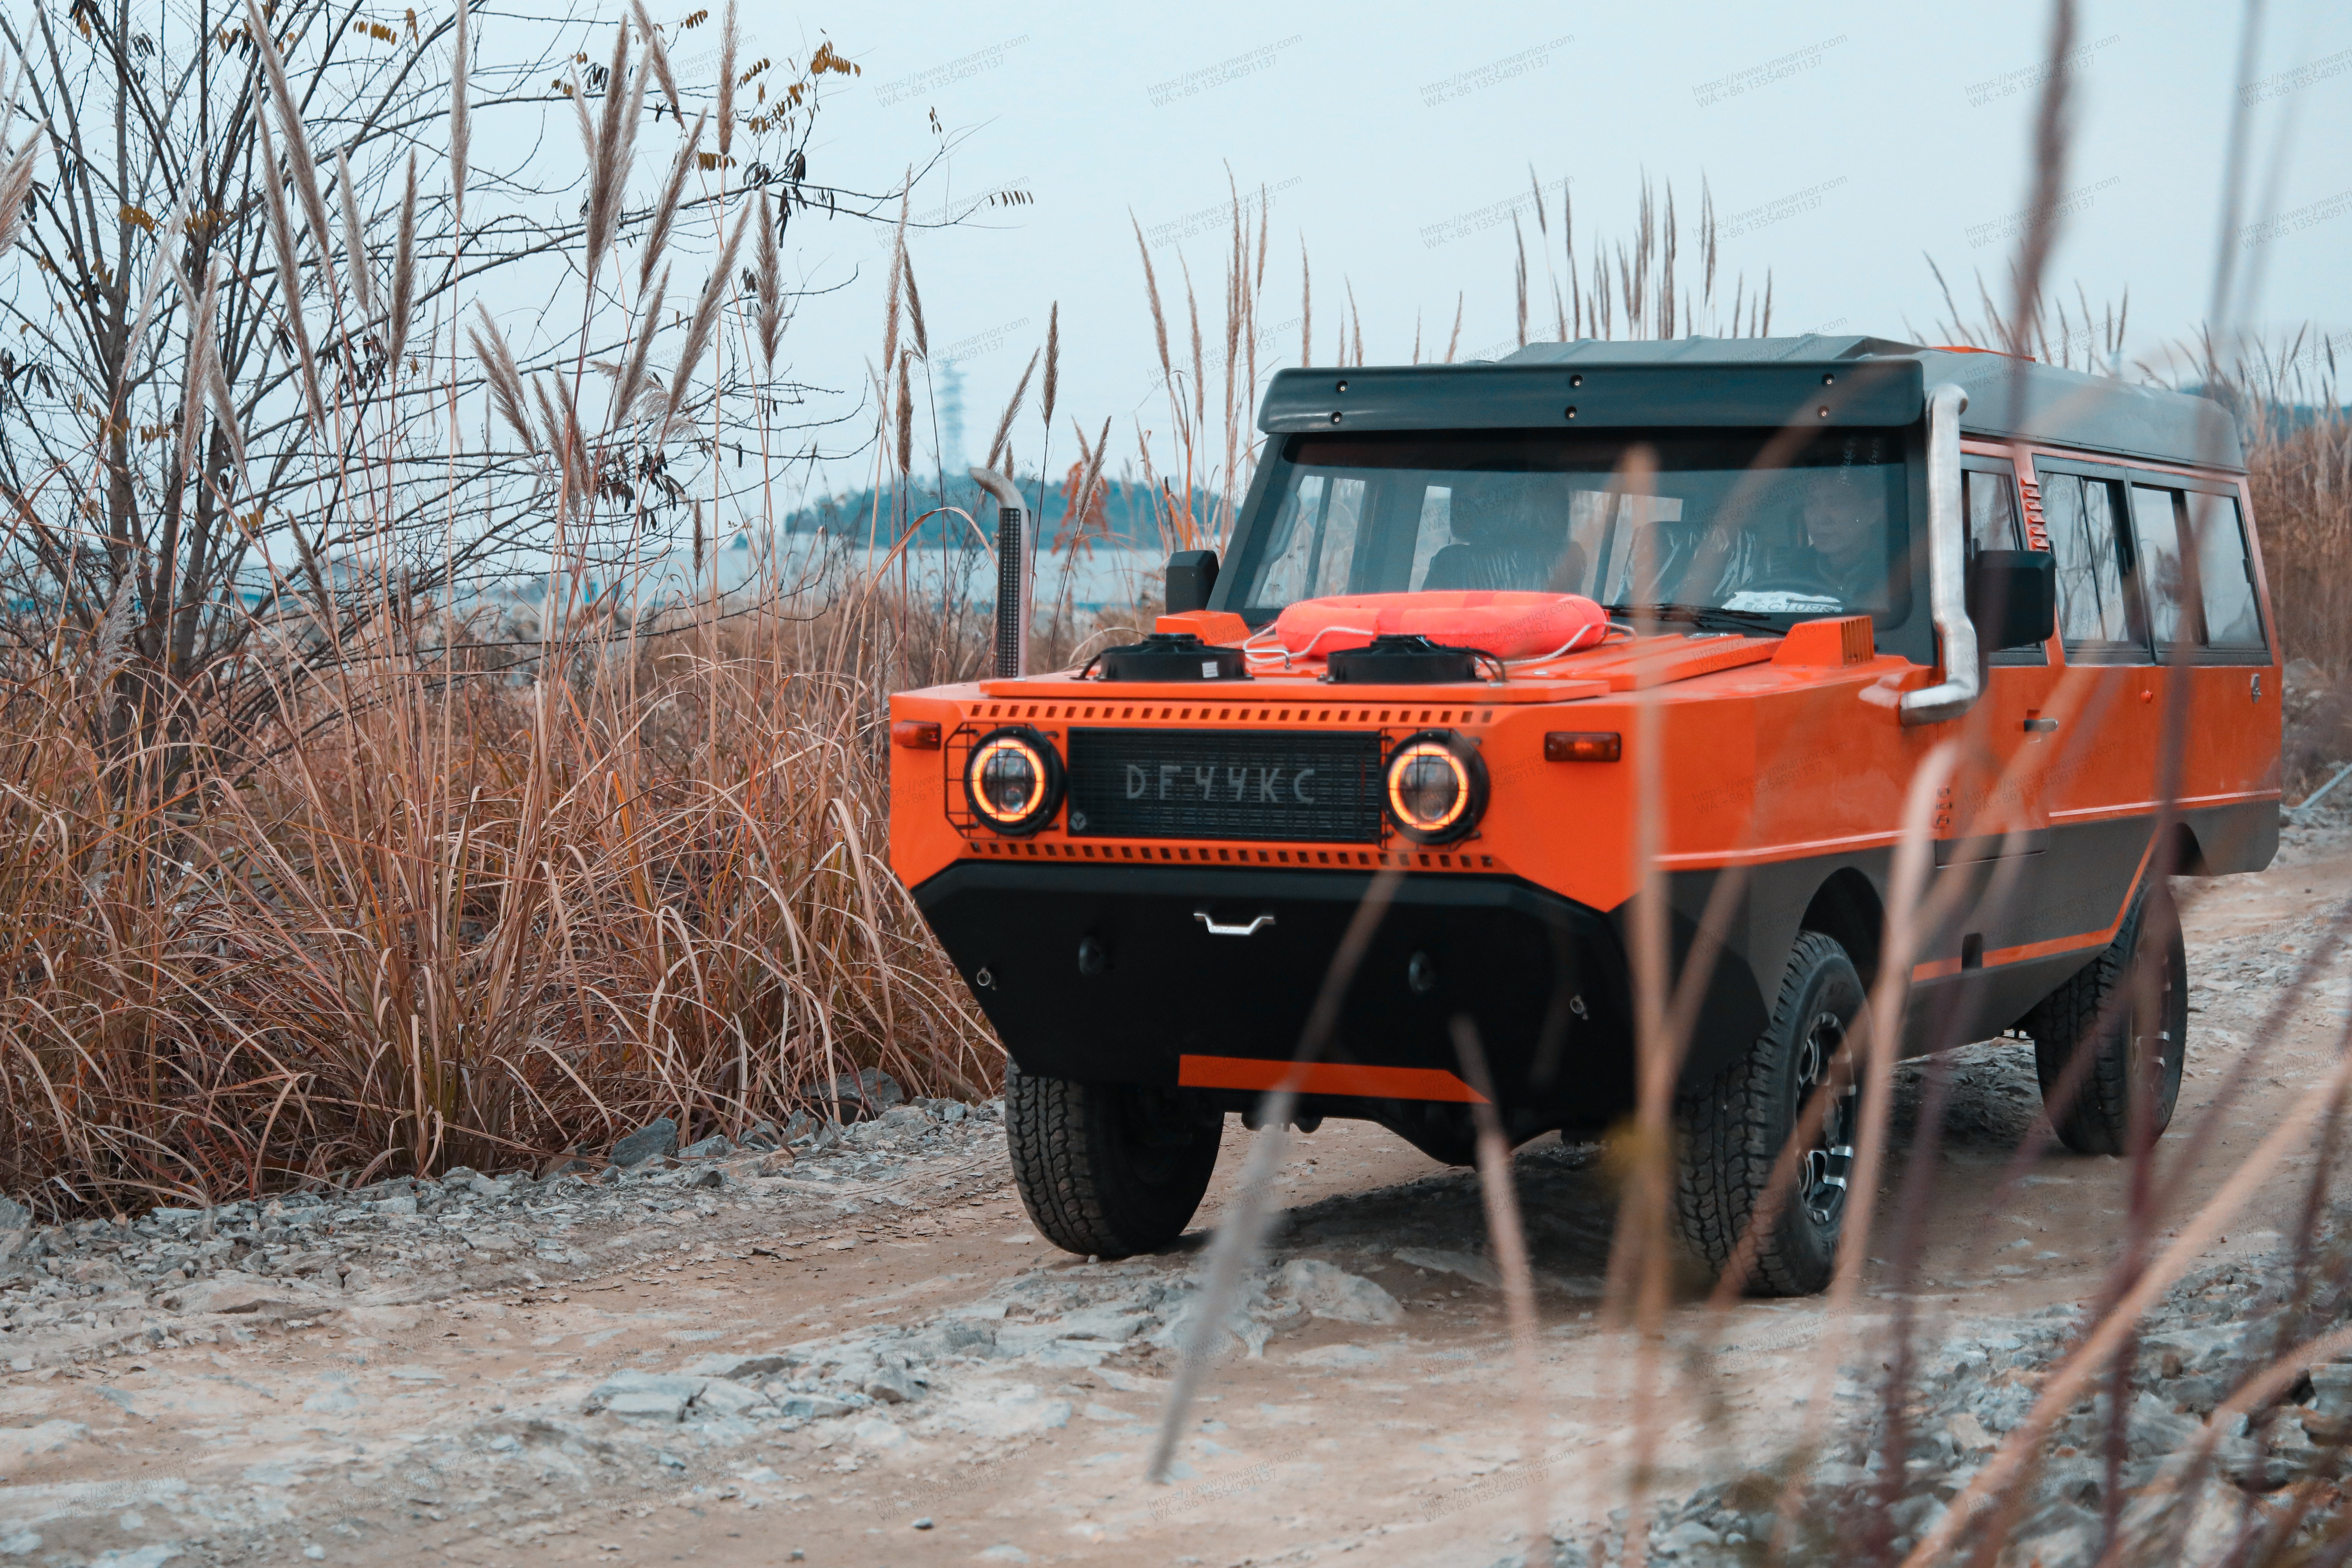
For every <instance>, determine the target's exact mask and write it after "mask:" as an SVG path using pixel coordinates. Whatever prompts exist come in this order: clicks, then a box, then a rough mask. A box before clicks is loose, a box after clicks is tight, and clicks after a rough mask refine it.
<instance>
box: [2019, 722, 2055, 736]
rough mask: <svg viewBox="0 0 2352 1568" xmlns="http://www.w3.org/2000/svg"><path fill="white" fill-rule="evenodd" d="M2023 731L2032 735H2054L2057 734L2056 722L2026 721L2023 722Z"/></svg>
mask: <svg viewBox="0 0 2352 1568" xmlns="http://www.w3.org/2000/svg"><path fill="white" fill-rule="evenodd" d="M2025 729H2026V732H2027V733H2028V734H2032V735H2054V734H2056V733H2057V732H2058V721H2057V720H2055V719H2028V720H2027V721H2025Z"/></svg>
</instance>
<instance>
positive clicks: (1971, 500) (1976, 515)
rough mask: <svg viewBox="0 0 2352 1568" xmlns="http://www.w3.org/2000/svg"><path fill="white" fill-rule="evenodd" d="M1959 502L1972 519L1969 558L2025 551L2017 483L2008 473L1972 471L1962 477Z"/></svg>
mask: <svg viewBox="0 0 2352 1568" xmlns="http://www.w3.org/2000/svg"><path fill="white" fill-rule="evenodd" d="M1960 502H1961V506H1962V508H1963V509H1964V510H1966V511H1967V513H1968V517H1969V557H1970V559H1974V558H1975V556H1976V553H1977V552H1979V551H1980V550H2022V549H2024V548H2025V533H2024V531H2023V530H2022V529H2021V528H2020V527H2019V525H2018V521H2017V481H2016V480H2015V479H2012V478H2011V476H2010V475H2008V474H2006V473H1994V472H1992V471H1990V469H1984V470H1979V469H1977V468H1969V469H1968V470H1966V471H1965V472H1963V473H1962V474H1961V475H1960Z"/></svg>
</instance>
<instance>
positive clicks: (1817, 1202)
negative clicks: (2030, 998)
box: [1675, 931, 1864, 1296]
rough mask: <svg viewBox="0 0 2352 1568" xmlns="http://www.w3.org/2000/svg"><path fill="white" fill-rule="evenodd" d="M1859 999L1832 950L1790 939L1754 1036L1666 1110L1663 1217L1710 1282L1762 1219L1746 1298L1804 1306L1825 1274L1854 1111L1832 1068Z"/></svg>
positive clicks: (1816, 937) (1812, 936)
mask: <svg viewBox="0 0 2352 1568" xmlns="http://www.w3.org/2000/svg"><path fill="white" fill-rule="evenodd" d="M1863 1003H1864V990H1863V984H1862V976H1861V975H1860V974H1859V973H1856V972H1855V970H1854V967H1853V960H1852V959H1851V958H1849V957H1847V956H1846V951H1845V949H1844V948H1843V947H1842V946H1840V945H1839V943H1838V942H1837V940H1836V939H1835V938H1834V937H1832V936H1829V935H1827V934H1825V933H1823V932H1822V931H1801V932H1799V933H1798V936H1797V941H1796V944H1795V946H1793V947H1792V948H1791V949H1790V952H1789V966H1788V969H1787V970H1786V971H1785V972H1784V973H1782V975H1781V978H1780V994H1779V996H1778V998H1777V999H1776V1001H1775V1003H1774V1005H1773V1008H1772V1018H1771V1022H1770V1023H1769V1025H1768V1026H1766V1028H1765V1030H1764V1032H1763V1034H1761V1035H1759V1036H1758V1037H1757V1038H1756V1041H1755V1043H1754V1044H1753V1045H1751V1046H1749V1047H1748V1049H1747V1050H1746V1051H1745V1052H1744V1053H1743V1054H1742V1055H1741V1056H1740V1057H1739V1058H1738V1059H1737V1060H1735V1061H1733V1062H1732V1063H1731V1065H1730V1066H1728V1067H1727V1068H1724V1069H1723V1071H1722V1072H1721V1073H1719V1074H1717V1077H1716V1079H1715V1081H1714V1082H1713V1083H1710V1084H1708V1085H1706V1087H1705V1088H1704V1089H1700V1090H1698V1091H1697V1092H1696V1093H1692V1094H1687V1095H1685V1096H1684V1097H1683V1098H1682V1100H1679V1101H1678V1102H1677V1103H1676V1105H1675V1120H1676V1122H1677V1123H1678V1125H1677V1129H1676V1131H1678V1132H1679V1134H1680V1138H1679V1153H1680V1164H1681V1169H1680V1173H1679V1179H1678V1180H1677V1182H1676V1183H1675V1218H1676V1220H1677V1222H1678V1225H1679V1226H1680V1229H1681V1232H1682V1237H1683V1240H1684V1243H1685V1246H1687V1247H1689V1248H1690V1250H1691V1251H1692V1252H1693V1253H1694V1254H1696V1256H1697V1258H1699V1259H1700V1260H1701V1261H1702V1262H1704V1263H1705V1264H1706V1266H1707V1268H1709V1269H1710V1270H1711V1271H1712V1272H1713V1273H1714V1274H1715V1275H1716V1276H1717V1277H1718V1278H1720V1277H1721V1276H1722V1274H1723V1273H1724V1271H1725V1270H1726V1269H1727V1268H1731V1266H1732V1263H1733V1260H1734V1258H1736V1257H1737V1256H1738V1247H1739V1240H1740V1237H1743V1236H1745V1235H1747V1234H1748V1230H1749V1228H1750V1227H1751V1226H1753V1225H1754V1224H1755V1222H1756V1221H1757V1219H1758V1218H1759V1215H1764V1214H1765V1212H1766V1210H1767V1208H1768V1206H1769V1209H1770V1211H1771V1212H1770V1214H1769V1229H1767V1230H1766V1231H1765V1232H1764V1233H1762V1234H1761V1235H1759V1237H1758V1238H1757V1242H1756V1247H1755V1251H1754V1256H1753V1257H1752V1258H1751V1259H1750V1260H1749V1262H1748V1268H1747V1270H1746V1278H1745V1279H1744V1280H1743V1281H1742V1283H1743V1286H1744V1288H1745V1289H1746V1290H1747V1291H1748V1294H1749V1295H1752V1296H1810V1295H1812V1294H1813V1293H1815V1292H1816V1291H1819V1290H1822V1289H1826V1288H1827V1287H1828V1285H1829V1282H1830V1275H1831V1273H1832V1270H1833V1269H1834V1268H1835V1267H1836V1263H1837V1248H1838V1239H1839V1237H1840V1235H1841V1234H1842V1232H1843V1228H1844V1225H1845V1206H1846V1203H1845V1200H1846V1181H1847V1176H1848V1173H1849V1171H1850V1169H1851V1167H1852V1165H1853V1133H1854V1114H1855V1107H1856V1097H1855V1094H1854V1090H1853V1079H1852V1075H1851V1072H1850V1070H1849V1069H1847V1068H1843V1067H1840V1066H1837V1065H1836V1064H1837V1060H1838V1057H1839V1053H1840V1051H1841V1050H1842V1049H1843V1047H1844V1044H1845V1040H1846V1037H1847V1036H1848V1035H1849V1034H1851V1033H1852V1032H1853V1028H1854V1021H1855V1019H1857V1018H1859V1017H1860V1016H1862V1008H1863ZM1840 1076H1843V1087H1842V1088H1838V1089H1835V1091H1834V1092H1832V1094H1830V1096H1829V1098H1828V1100H1827V1102H1826V1107H1825V1109H1826V1111H1827V1114H1826V1115H1825V1116H1824V1115H1822V1114H1821V1113H1820V1112H1821V1110H1822V1109H1823V1107H1821V1106H1817V1107H1816V1114H1815V1115H1814V1116H1813V1117H1812V1118H1810V1119H1807V1120H1806V1121H1805V1122H1804V1125H1802V1126H1801V1125H1800V1118H1801V1112H1802V1111H1803V1110H1804V1108H1805V1104H1806V1101H1807V1100H1808V1099H1809V1098H1811V1097H1812V1095H1813V1092H1814V1090H1815V1089H1820V1088H1822V1087H1823V1086H1825V1085H1833V1084H1834V1083H1835V1082H1836V1079H1838V1078H1839V1077H1840ZM1792 1138H1793V1139H1798V1140H1799V1141H1800V1148H1801V1150H1802V1151H1803V1152H1802V1153H1801V1157H1800V1158H1799V1160H1798V1162H1797V1165H1796V1171H1795V1178H1796V1179H1795V1182H1794V1184H1793V1187H1791V1186H1789V1185H1787V1184H1784V1185H1783V1186H1782V1188H1781V1190H1780V1192H1779V1193H1778V1194H1772V1174H1773V1168H1774V1166H1775V1165H1776V1164H1778V1163H1779V1162H1780V1154H1781V1151H1782V1150H1783V1149H1785V1148H1786V1147H1787V1146H1788V1145H1789V1142H1790V1140H1791V1139H1792ZM1768 1195H1769V1205H1768Z"/></svg>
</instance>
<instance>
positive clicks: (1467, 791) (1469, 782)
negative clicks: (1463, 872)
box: [1385, 730, 1486, 844]
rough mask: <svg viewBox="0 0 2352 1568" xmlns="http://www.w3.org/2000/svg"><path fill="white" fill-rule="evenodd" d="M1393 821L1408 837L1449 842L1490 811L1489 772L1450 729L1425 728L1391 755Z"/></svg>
mask: <svg viewBox="0 0 2352 1568" xmlns="http://www.w3.org/2000/svg"><path fill="white" fill-rule="evenodd" d="M1385 793H1386V795H1387V796H1388V807H1389V818H1390V820H1391V821H1392V822H1394V823H1395V824H1396V825H1397V826H1398V827H1399V828H1400V829H1402V831H1403V833H1404V835H1405V837H1408V838H1412V839H1416V840H1418V841H1419V842H1421V843H1423V844H1450V843H1452V842H1453V841H1454V839H1456V838H1459V837H1463V836H1464V835H1465V834H1466V833H1468V832H1469V831H1470V830H1471V829H1472V828H1474V827H1475V826H1478V818H1479V817H1480V816H1482V815H1483V814H1484V813H1485V812H1486V765H1485V764H1484V763H1481V762H1479V760H1478V753H1477V752H1476V750H1475V749H1474V748H1473V747H1472V746H1471V745H1470V743H1469V742H1466V741H1465V740H1463V739H1462V737H1461V736H1459V735H1457V734H1455V733H1454V732H1453V731H1450V730H1424V731H1422V732H1421V733H1420V734H1418V735H1415V736H1413V737H1412V739H1411V740H1409V741H1406V742H1404V743H1403V744H1402V745H1401V746H1399V747H1398V748H1397V749H1396V750H1395V751H1393V752H1390V753H1389V763H1388V774H1387V789H1386V791H1385Z"/></svg>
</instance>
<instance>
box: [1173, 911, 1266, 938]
mask: <svg viewBox="0 0 2352 1568" xmlns="http://www.w3.org/2000/svg"><path fill="white" fill-rule="evenodd" d="M1192 918H1193V919H1194V920H1196V921H1200V922H1201V924H1202V925H1203V926H1205V927H1206V928H1208V932H1209V934H1210V935H1211V936H1255V935H1256V934H1257V933H1258V932H1260V931H1264V930H1265V928H1266V927H1268V926H1270V925H1272V924H1273V923H1274V917H1273V916H1272V915H1260V916H1258V917H1257V919H1255V920H1254V921H1250V922H1249V923H1248V924H1247V925H1227V926H1221V925H1219V924H1218V923H1217V922H1216V921H1213V920H1211V919H1210V918H1209V911H1208V910H1193V911H1192Z"/></svg>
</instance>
